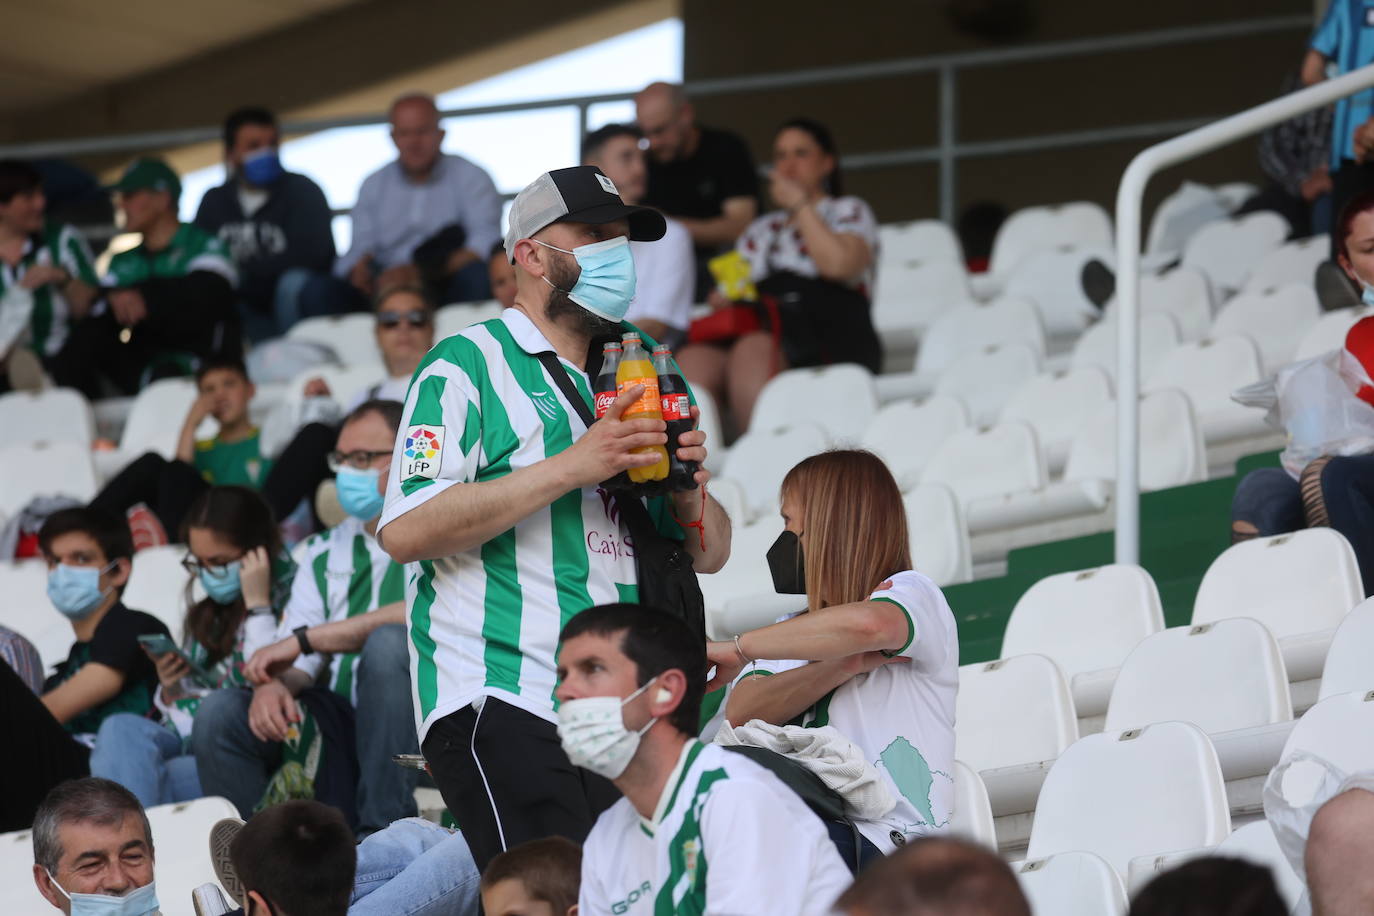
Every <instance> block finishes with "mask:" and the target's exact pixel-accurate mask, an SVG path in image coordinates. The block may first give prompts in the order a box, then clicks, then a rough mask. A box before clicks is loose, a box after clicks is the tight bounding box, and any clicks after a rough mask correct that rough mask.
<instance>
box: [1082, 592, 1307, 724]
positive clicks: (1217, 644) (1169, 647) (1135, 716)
mask: <svg viewBox="0 0 1374 916" xmlns="http://www.w3.org/2000/svg"><path fill="white" fill-rule="evenodd" d="M1292 718H1293V704H1292V702H1291V701H1290V700H1289V697H1288V672H1287V670H1286V669H1285V668H1284V665H1283V656H1282V655H1280V654H1279V646H1278V643H1276V642H1275V641H1274V637H1273V636H1271V635H1269V631H1268V630H1266V629H1265V628H1264V624H1262V623H1259V622H1258V621H1255V620H1251V619H1250V618H1248V617H1232V618H1230V619H1228V620H1218V621H1216V622H1215V623H1204V624H1199V625H1198V626H1192V627H1174V628H1172V629H1168V630H1163V631H1161V632H1159V633H1155V634H1154V635H1153V636H1148V637H1146V638H1145V639H1143V640H1141V642H1140V645H1138V646H1136V647H1135V649H1134V650H1132V651H1131V654H1130V655H1128V656H1126V661H1125V662H1123V663H1122V665H1121V671H1120V672H1119V673H1118V674H1117V677H1116V684H1115V685H1114V686H1113V687H1112V698H1111V702H1110V703H1109V704H1108V705H1107V718H1106V721H1105V722H1104V723H1103V726H1102V727H1103V730H1104V731H1108V732H1115V731H1121V730H1123V729H1127V728H1135V727H1137V726H1141V725H1149V724H1150V723H1152V722H1167V721H1179V722H1191V723H1193V724H1194V725H1196V726H1197V727H1198V728H1200V729H1202V730H1203V731H1205V732H1207V733H1208V734H1216V733H1218V732H1226V731H1234V730H1235V729H1239V728H1253V727H1255V726H1258V725H1270V724H1273V723H1275V722H1287V721H1288V720H1290V719H1292Z"/></svg>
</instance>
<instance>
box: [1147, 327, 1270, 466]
mask: <svg viewBox="0 0 1374 916" xmlns="http://www.w3.org/2000/svg"><path fill="white" fill-rule="evenodd" d="M1262 377H1263V369H1262V368H1261V364H1260V356H1259V348H1258V347H1256V346H1255V343H1254V341H1252V340H1250V339H1249V338H1248V337H1235V336H1233V337H1222V338H1219V339H1217V340H1200V341H1197V342H1196V343H1185V344H1180V345H1179V346H1178V347H1175V348H1174V349H1173V350H1172V351H1171V352H1169V353H1168V354H1166V355H1165V356H1164V358H1163V359H1162V360H1160V361H1159V363H1158V364H1157V365H1156V366H1155V368H1154V371H1152V372H1151V373H1150V374H1149V375H1148V376H1147V377H1146V379H1145V384H1144V386H1143V389H1144V390H1145V391H1147V392H1151V391H1159V390H1160V389H1162V388H1179V389H1182V390H1183V392H1184V393H1185V394H1186V395H1188V399H1189V400H1190V401H1192V404H1193V410H1194V411H1196V413H1197V418H1198V422H1199V423H1201V425H1202V436H1203V441H1204V442H1206V444H1207V445H1208V447H1209V448H1210V447H1211V446H1213V445H1214V444H1219V443H1224V442H1232V441H1235V440H1240V439H1249V438H1254V437H1257V436H1264V435H1271V436H1272V435H1273V430H1271V429H1270V428H1269V426H1268V425H1266V423H1265V422H1264V411H1262V410H1257V409H1255V408H1253V407H1244V406H1242V405H1240V404H1237V403H1236V402H1235V401H1233V400H1231V392H1233V391H1235V390H1236V389H1237V388H1242V387H1244V386H1246V385H1249V384H1250V383H1252V382H1258V381H1259V380H1260V379H1261V378H1262Z"/></svg>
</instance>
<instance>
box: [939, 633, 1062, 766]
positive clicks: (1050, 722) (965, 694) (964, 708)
mask: <svg viewBox="0 0 1374 916" xmlns="http://www.w3.org/2000/svg"><path fill="white" fill-rule="evenodd" d="M1076 740H1078V716H1077V715H1076V714H1075V713H1074V707H1073V697H1072V696H1070V695H1069V685H1068V683H1067V682H1066V681H1065V680H1064V675H1063V674H1062V673H1060V671H1059V667H1058V666H1057V665H1056V664H1055V663H1054V662H1052V661H1050V660H1049V659H1048V658H1046V657H1045V656H1043V655H1018V656H1015V657H1013V658H1003V659H998V660H997V661H993V662H980V663H978V664H974V665H962V666H960V668H959V695H958V697H957V698H956V701H955V713H954V747H955V750H954V754H955V756H956V757H958V758H959V759H960V760H962V761H964V762H965V763H967V764H968V765H969V766H971V767H973V768H974V769H975V770H977V771H979V772H982V771H984V770H995V769H997V768H998V767H1006V766H1015V765H1017V764H1022V763H1039V762H1040V761H1042V760H1053V759H1055V758H1056V757H1058V756H1059V755H1060V754H1061V753H1063V751H1064V749H1065V748H1066V747H1068V746H1069V745H1070V744H1073V742H1074V741H1076Z"/></svg>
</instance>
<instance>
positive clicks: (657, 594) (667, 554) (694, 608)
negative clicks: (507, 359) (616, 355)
mask: <svg viewBox="0 0 1374 916" xmlns="http://www.w3.org/2000/svg"><path fill="white" fill-rule="evenodd" d="M593 345H594V346H595V342H594V343H593ZM600 356H601V354H600V352H599V351H598V353H597V354H596V358H597V359H598V360H599V359H600ZM538 358H539V362H541V363H543V365H544V368H545V369H547V370H548V372H549V375H550V376H552V377H553V380H554V382H555V384H557V385H558V388H559V390H560V391H562V392H563V396H564V397H566V398H567V399H568V402H569V403H570V404H572V405H573V408H574V409H576V410H577V415H578V416H579V417H581V418H582V422H583V423H585V424H586V425H587V428H588V429H590V428H591V426H592V424H593V423H595V422H596V418H595V417H594V416H592V411H591V408H590V407H588V406H587V402H586V401H585V400H584V399H583V397H582V393H581V392H579V391H578V390H577V387H576V386H575V385H573V382H572V379H570V378H568V373H567V370H565V369H564V368H563V364H562V363H560V362H559V361H558V357H557V356H556V355H555V354H553V353H552V352H550V351H548V350H545V351H544V352H543V353H540V354H538ZM615 501H616V505H617V506H618V507H619V509H620V517H621V518H622V519H624V520H625V527H627V528H628V529H629V531H630V537H631V538H633V539H634V551H635V570H636V572H637V573H638V577H639V600H640V603H641V604H645V605H648V606H649V607H655V608H658V609H660V610H663V611H667V612H668V613H670V614H672V615H673V616H674V617H677V618H678V619H680V620H682V621H683V622H684V623H686V624H687V626H688V627H690V628H691V630H692V632H693V633H694V634H695V635H696V636H697V637H698V638H700V639H701V641H702V643H703V644H704V643H705V642H706V600H705V599H704V598H703V597H702V596H701V585H700V584H699V583H698V582H697V573H696V569H695V568H693V566H692V555H691V554H689V553H688V552H687V551H686V549H684V548H683V546H682V543H681V542H679V541H675V540H673V539H672V538H668V537H664V536H663V535H662V534H660V533H659V531H658V528H657V527H656V526H655V525H654V520H653V519H652V518H650V517H649V510H648V509H646V508H644V503H642V502H640V500H639V498H638V497H635V496H632V495H629V494H627V493H617V494H615Z"/></svg>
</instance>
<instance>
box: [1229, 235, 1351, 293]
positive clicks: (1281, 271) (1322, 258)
mask: <svg viewBox="0 0 1374 916" xmlns="http://www.w3.org/2000/svg"><path fill="white" fill-rule="evenodd" d="M1330 252H1331V236H1330V235H1328V234H1326V233H1322V234H1321V235H1313V236H1309V237H1307V238H1305V239H1294V240H1293V241H1291V242H1286V243H1285V244H1283V245H1281V246H1280V247H1279V248H1278V249H1276V250H1275V251H1271V252H1270V253H1269V255H1268V257H1266V258H1265V259H1264V260H1263V261H1261V262H1260V263H1259V264H1258V265H1256V267H1255V269H1254V270H1252V271H1251V272H1250V278H1249V279H1248V280H1246V281H1245V290H1246V291H1251V290H1253V291H1256V292H1262V291H1263V290H1266V289H1273V288H1277V287H1280V286H1286V285H1287V284H1289V283H1298V284H1301V285H1302V286H1306V287H1308V288H1309V289H1310V288H1311V287H1312V285H1313V282H1314V280H1315V278H1316V275H1317V266H1318V265H1319V264H1323V263H1325V262H1326V261H1327V260H1329V259H1330Z"/></svg>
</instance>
